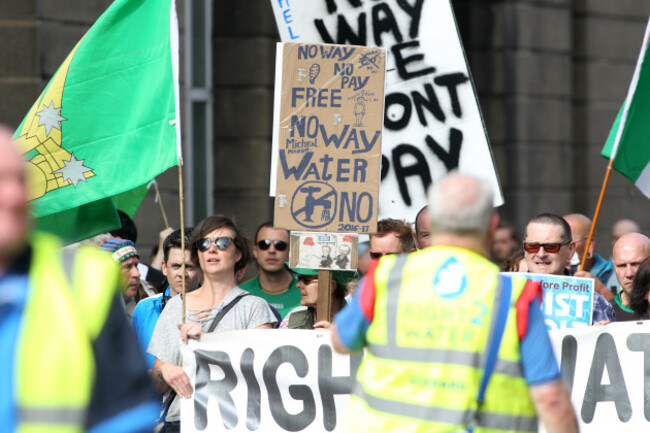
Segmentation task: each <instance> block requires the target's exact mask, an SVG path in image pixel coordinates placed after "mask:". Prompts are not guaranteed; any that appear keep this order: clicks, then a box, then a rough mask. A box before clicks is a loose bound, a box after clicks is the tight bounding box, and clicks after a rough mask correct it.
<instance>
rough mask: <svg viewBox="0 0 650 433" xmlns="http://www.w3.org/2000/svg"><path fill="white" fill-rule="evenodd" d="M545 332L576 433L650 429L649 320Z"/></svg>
mask: <svg viewBox="0 0 650 433" xmlns="http://www.w3.org/2000/svg"><path fill="white" fill-rule="evenodd" d="M549 335H550V336H551V342H552V343H553V349H554V350H555V354H556V356H557V358H558V360H559V362H560V366H561V368H562V374H563V375H564V379H565V381H566V383H567V385H568V387H569V389H570V390H571V400H572V401H573V407H574V408H575V411H576V415H577V417H578V422H579V424H580V431H581V432H583V433H604V432H607V433H628V432H629V433H636V432H643V431H648V430H650V321H646V322H638V323H635V322H619V323H611V324H609V325H606V326H590V327H587V328H573V329H564V330H555V331H551V332H550V333H549Z"/></svg>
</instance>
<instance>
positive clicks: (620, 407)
mask: <svg viewBox="0 0 650 433" xmlns="http://www.w3.org/2000/svg"><path fill="white" fill-rule="evenodd" d="M605 367H607V373H608V375H609V383H610V384H609V385H603V384H602V383H601V380H602V378H603V371H604V370H605ZM601 401H613V402H614V404H615V405H616V413H617V415H618V419H619V420H620V421H622V422H627V421H629V420H630V418H631V417H632V406H631V405H630V397H629V396H628V393H627V388H626V387H625V379H624V377H623V371H622V369H621V361H620V360H619V358H618V352H617V351H616V344H615V343H614V338H613V337H612V336H611V335H610V334H607V333H603V334H600V335H599V336H598V339H597V340H596V348H595V349H594V357H593V359H592V361H591V368H590V370H589V378H588V379H587V387H586V389H585V396H584V399H583V401H582V410H581V413H580V416H581V417H582V420H583V421H584V422H586V423H590V422H591V421H593V419H594V413H595V412H596V404H597V403H599V402H601Z"/></svg>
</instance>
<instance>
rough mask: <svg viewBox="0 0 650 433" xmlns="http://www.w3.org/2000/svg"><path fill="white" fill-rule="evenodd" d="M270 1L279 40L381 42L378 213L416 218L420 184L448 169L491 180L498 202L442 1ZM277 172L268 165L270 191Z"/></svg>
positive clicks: (498, 199)
mask: <svg viewBox="0 0 650 433" xmlns="http://www.w3.org/2000/svg"><path fill="white" fill-rule="evenodd" d="M271 4H272V6H273V11H274V13H275V18H276V22H277V24H278V29H279V32H280V37H281V38H282V41H284V42H318V43H322V42H325V43H338V44H350V45H365V46H371V47H385V48H387V50H388V58H387V71H386V85H387V87H386V100H385V116H384V131H383V138H382V170H381V178H382V182H381V186H380V195H379V217H380V218H385V217H391V218H405V219H407V220H409V221H413V220H414V219H415V214H416V213H417V212H418V211H419V210H420V208H421V207H422V206H424V205H425V204H426V203H427V200H426V187H427V186H428V185H429V184H430V183H431V182H432V181H436V180H437V179H440V178H441V177H443V176H444V175H446V174H447V173H448V172H449V171H450V170H453V169H458V170H459V171H460V172H462V173H470V174H474V175H476V176H478V177H481V178H483V179H486V180H487V181H489V182H490V183H491V184H492V186H493V188H494V190H495V192H496V196H495V205H497V206H498V205H501V204H502V203H503V197H502V195H501V190H500V187H499V182H498V179H497V174H496V170H495V167H494V162H493V159H492V153H491V150H490V146H489V144H488V139H487V134H486V131H485V127H484V124H483V119H482V116H481V112H480V109H479V105H478V100H477V97H476V91H475V89H474V86H473V83H472V81H471V77H470V74H469V70H468V67H467V63H466V61H465V55H464V52H463V48H462V45H461V41H460V37H459V35H458V30H457V28H456V22H455V19H454V16H453V11H452V8H451V4H450V2H449V0H384V1H372V2H371V1H361V0H291V1H289V0H271ZM276 159H277V155H273V156H272V159H271V160H272V161H275V160H276ZM275 176H276V166H275V164H274V165H273V166H272V167H271V191H270V193H271V195H272V196H274V195H275V184H276V181H275Z"/></svg>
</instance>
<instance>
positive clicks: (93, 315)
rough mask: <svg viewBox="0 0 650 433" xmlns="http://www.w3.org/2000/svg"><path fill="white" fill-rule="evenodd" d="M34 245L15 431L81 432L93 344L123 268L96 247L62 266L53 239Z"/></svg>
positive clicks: (35, 240) (38, 238)
mask: <svg viewBox="0 0 650 433" xmlns="http://www.w3.org/2000/svg"><path fill="white" fill-rule="evenodd" d="M30 244H31V247H32V255H31V263H30V269H29V289H28V290H29V293H28V295H27V300H26V304H25V310H24V313H23V317H22V322H21V328H20V332H19V336H18V342H17V349H16V355H15V356H16V358H15V374H16V403H17V407H18V416H17V431H18V432H20V433H76V432H82V431H83V430H84V423H85V421H86V414H87V407H88V404H89V402H90V398H91V395H92V388H93V380H94V377H95V359H94V355H93V351H92V343H93V341H94V340H95V339H96V338H97V336H98V335H99V332H100V331H101V329H102V327H103V325H104V322H105V321H106V318H107V316H108V312H109V310H110V306H111V303H112V300H113V298H114V296H115V293H116V292H115V290H116V288H117V287H119V278H120V274H119V269H118V267H117V264H116V263H115V262H114V261H113V260H112V259H111V257H110V256H109V255H108V254H106V253H105V252H103V251H100V250H99V249H97V248H94V247H90V246H83V247H80V248H79V249H78V250H77V252H76V254H75V256H74V260H65V258H64V255H63V254H65V253H62V251H61V246H62V245H61V243H60V241H59V240H58V239H57V238H55V237H53V236H51V235H47V234H42V233H38V234H35V235H34V236H33V237H32V242H31V243H30ZM66 258H67V257H66ZM65 267H67V268H69V269H67V272H66V269H65ZM68 275H69V276H68ZM70 278H71V280H72V281H69V280H70Z"/></svg>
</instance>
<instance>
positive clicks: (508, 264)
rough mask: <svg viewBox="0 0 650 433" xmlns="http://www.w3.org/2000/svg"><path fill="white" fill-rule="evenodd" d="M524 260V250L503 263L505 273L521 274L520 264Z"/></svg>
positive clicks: (513, 254)
mask: <svg viewBox="0 0 650 433" xmlns="http://www.w3.org/2000/svg"><path fill="white" fill-rule="evenodd" d="M523 258H524V250H517V251H515V252H513V253H512V254H510V255H509V256H508V257H507V258H506V259H505V260H504V261H503V263H501V270H502V271H503V272H519V262H521V259H523Z"/></svg>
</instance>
